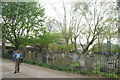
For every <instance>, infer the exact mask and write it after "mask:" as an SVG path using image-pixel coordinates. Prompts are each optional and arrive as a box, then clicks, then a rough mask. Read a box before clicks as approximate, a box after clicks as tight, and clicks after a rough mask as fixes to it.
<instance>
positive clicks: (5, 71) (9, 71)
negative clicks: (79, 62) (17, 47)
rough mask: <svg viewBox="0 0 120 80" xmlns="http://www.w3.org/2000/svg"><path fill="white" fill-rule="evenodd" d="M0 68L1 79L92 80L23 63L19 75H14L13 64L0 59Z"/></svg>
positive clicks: (83, 76)
mask: <svg viewBox="0 0 120 80" xmlns="http://www.w3.org/2000/svg"><path fill="white" fill-rule="evenodd" d="M0 67H2V71H1V72H0V74H2V78H92V77H89V76H85V75H77V74H73V73H67V72H61V71H56V70H51V69H48V68H43V67H40V66H35V65H30V64H25V63H22V64H21V65H20V73H16V74H14V67H15V64H14V63H13V62H12V61H10V60H7V59H2V61H1V59H0Z"/></svg>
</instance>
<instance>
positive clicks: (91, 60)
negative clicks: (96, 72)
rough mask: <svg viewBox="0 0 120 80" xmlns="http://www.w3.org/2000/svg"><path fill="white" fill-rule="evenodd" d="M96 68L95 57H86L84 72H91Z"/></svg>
mask: <svg viewBox="0 0 120 80" xmlns="http://www.w3.org/2000/svg"><path fill="white" fill-rule="evenodd" d="M93 68H94V57H90V56H86V58H85V64H84V70H86V71H90V70H92V69H93Z"/></svg>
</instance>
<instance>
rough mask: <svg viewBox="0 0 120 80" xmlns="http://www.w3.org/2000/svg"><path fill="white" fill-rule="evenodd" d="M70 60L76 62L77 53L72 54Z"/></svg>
mask: <svg viewBox="0 0 120 80" xmlns="http://www.w3.org/2000/svg"><path fill="white" fill-rule="evenodd" d="M72 58H73V59H72V60H73V62H77V60H78V55H77V54H73V56H72Z"/></svg>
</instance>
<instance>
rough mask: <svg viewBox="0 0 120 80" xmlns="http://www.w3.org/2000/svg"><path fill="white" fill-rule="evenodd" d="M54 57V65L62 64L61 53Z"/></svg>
mask: <svg viewBox="0 0 120 80" xmlns="http://www.w3.org/2000/svg"><path fill="white" fill-rule="evenodd" d="M54 58H55V59H54V63H55V65H58V66H60V65H62V59H63V57H62V55H61V54H57V55H55V57H54Z"/></svg>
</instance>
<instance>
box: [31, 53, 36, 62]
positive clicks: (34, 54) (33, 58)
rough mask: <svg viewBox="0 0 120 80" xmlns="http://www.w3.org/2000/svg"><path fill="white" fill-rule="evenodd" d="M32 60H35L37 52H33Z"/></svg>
mask: <svg viewBox="0 0 120 80" xmlns="http://www.w3.org/2000/svg"><path fill="white" fill-rule="evenodd" d="M32 60H33V61H35V60H36V53H35V52H33V53H32Z"/></svg>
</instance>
